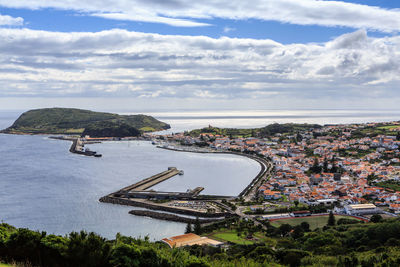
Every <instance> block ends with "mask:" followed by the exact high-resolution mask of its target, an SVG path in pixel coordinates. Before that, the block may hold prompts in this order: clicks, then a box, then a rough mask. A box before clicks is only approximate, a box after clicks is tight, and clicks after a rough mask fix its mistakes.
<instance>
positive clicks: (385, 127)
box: [377, 125, 400, 130]
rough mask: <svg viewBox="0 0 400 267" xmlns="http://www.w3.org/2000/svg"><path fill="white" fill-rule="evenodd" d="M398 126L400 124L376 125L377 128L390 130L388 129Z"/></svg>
mask: <svg viewBox="0 0 400 267" xmlns="http://www.w3.org/2000/svg"><path fill="white" fill-rule="evenodd" d="M399 127H400V125H386V126H380V127H377V129H382V130H390V129H396V128H399Z"/></svg>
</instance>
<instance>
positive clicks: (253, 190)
mask: <svg viewBox="0 0 400 267" xmlns="http://www.w3.org/2000/svg"><path fill="white" fill-rule="evenodd" d="M256 160H257V161H258V162H259V163H260V164H261V169H262V173H260V174H259V175H258V176H257V177H256V179H254V180H253V181H252V183H251V184H250V187H249V189H248V190H247V191H246V192H245V193H244V194H243V199H244V201H245V202H248V201H252V200H253V199H254V198H255V196H256V195H257V191H258V188H259V187H260V186H261V185H262V184H263V183H264V182H265V181H266V180H267V178H268V177H269V176H270V175H271V170H272V163H271V162H270V161H266V160H264V159H256Z"/></svg>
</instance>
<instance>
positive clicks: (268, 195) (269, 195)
mask: <svg viewBox="0 0 400 267" xmlns="http://www.w3.org/2000/svg"><path fill="white" fill-rule="evenodd" d="M281 197H282V196H281V192H280V191H271V190H269V189H267V190H264V199H280V198H281Z"/></svg>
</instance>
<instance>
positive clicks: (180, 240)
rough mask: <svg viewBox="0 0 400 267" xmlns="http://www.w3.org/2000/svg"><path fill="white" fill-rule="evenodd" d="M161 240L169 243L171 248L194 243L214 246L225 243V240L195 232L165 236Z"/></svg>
mask: <svg viewBox="0 0 400 267" xmlns="http://www.w3.org/2000/svg"><path fill="white" fill-rule="evenodd" d="M161 241H162V242H164V243H165V244H167V245H168V246H169V247H170V248H174V247H175V248H179V247H184V246H193V245H210V246H214V247H219V246H221V245H223V244H224V243H223V242H219V241H217V240H214V239H211V238H208V237H203V236H198V235H196V234H193V233H189V234H184V235H178V236H173V237H169V238H163V239H161Z"/></svg>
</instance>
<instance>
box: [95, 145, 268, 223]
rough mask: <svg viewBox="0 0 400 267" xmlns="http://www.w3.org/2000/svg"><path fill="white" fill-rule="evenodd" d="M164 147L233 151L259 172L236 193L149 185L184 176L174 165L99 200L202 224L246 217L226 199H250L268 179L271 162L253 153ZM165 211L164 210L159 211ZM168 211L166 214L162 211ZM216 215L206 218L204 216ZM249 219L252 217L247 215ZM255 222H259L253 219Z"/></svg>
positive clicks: (143, 213) (138, 212)
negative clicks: (217, 193) (169, 189)
mask: <svg viewBox="0 0 400 267" xmlns="http://www.w3.org/2000/svg"><path fill="white" fill-rule="evenodd" d="M158 148H164V149H167V150H173V151H179V152H195V153H215V154H236V155H240V156H245V157H248V158H250V159H252V160H254V161H256V162H258V163H259V164H260V167H261V169H260V171H259V173H258V174H257V175H256V177H255V178H254V179H253V180H252V181H251V182H250V184H249V185H248V186H246V187H245V189H244V190H242V191H241V192H240V193H239V195H238V196H212V195H200V193H201V192H202V191H203V190H204V187H196V188H194V189H192V190H191V189H187V191H186V192H164V191H156V190H151V189H150V188H151V187H153V186H155V185H157V184H159V183H162V182H164V181H166V180H168V179H171V178H172V177H174V176H176V175H178V174H179V175H183V174H184V172H183V170H178V169H177V168H176V167H169V168H168V170H166V171H163V172H160V173H158V174H155V175H153V176H150V177H148V178H145V179H143V180H140V181H139V182H136V183H134V184H132V185H129V186H126V187H124V188H122V189H120V190H118V191H116V192H114V193H111V194H109V195H106V196H104V197H102V198H100V200H99V201H100V202H104V203H111V204H119V205H128V206H133V207H142V208H146V209H149V210H156V211H157V212H154V211H152V212H150V211H142V210H131V211H130V212H129V213H130V214H132V215H137V216H146V217H150V218H156V219H161V220H169V221H175V222H194V220H195V219H194V218H187V217H182V216H178V215H176V214H184V215H191V216H196V217H197V218H198V219H199V218H200V219H199V221H201V223H210V222H215V221H220V220H223V219H225V218H229V217H232V216H234V217H246V218H248V219H249V218H250V217H249V216H246V215H245V214H242V213H241V212H240V211H235V210H232V208H231V207H230V206H229V205H226V204H224V201H226V200H233V199H235V198H244V199H252V198H254V196H255V194H256V189H257V187H258V186H259V185H260V183H262V182H263V181H265V179H267V178H268V175H269V173H270V171H271V168H272V165H271V164H270V162H269V161H268V160H266V159H261V158H258V157H256V156H252V155H248V154H243V153H238V152H215V151H191V150H189V149H183V148H179V149H178V148H174V147H167V148H166V147H161V146H158ZM160 211H164V212H160ZM165 212H168V213H165ZM210 217H212V218H218V219H213V220H208V219H206V218H210ZM250 219H252V218H250ZM256 224H258V222H256Z"/></svg>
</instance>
